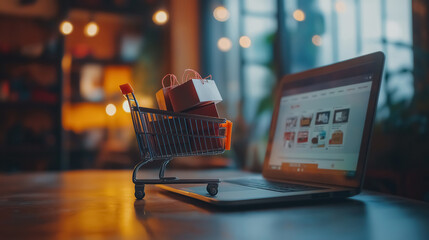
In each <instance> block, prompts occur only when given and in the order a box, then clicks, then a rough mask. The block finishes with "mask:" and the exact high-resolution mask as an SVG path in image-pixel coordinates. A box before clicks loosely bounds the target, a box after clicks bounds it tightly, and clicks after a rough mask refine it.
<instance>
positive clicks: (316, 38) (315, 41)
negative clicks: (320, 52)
mask: <svg viewBox="0 0 429 240" xmlns="http://www.w3.org/2000/svg"><path fill="white" fill-rule="evenodd" d="M311 41H312V42H313V44H314V45H315V46H321V45H322V37H320V36H319V35H314V36H313V37H312V38H311Z"/></svg>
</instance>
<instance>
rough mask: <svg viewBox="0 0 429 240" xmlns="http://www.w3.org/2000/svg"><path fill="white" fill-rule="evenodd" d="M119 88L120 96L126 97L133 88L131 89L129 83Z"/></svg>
mask: <svg viewBox="0 0 429 240" xmlns="http://www.w3.org/2000/svg"><path fill="white" fill-rule="evenodd" d="M119 88H120V89H121V91H122V94H124V95H127V94H130V93H133V92H134V89H133V87H131V85H130V84H129V83H125V84H122V85H119Z"/></svg>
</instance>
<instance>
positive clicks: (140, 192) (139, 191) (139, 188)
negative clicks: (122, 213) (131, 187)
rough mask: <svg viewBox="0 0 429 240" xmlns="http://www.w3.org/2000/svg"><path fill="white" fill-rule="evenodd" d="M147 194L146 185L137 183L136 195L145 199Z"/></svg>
mask: <svg viewBox="0 0 429 240" xmlns="http://www.w3.org/2000/svg"><path fill="white" fill-rule="evenodd" d="M145 195H146V194H145V193H144V185H143V186H142V185H136V187H135V192H134V196H135V197H136V198H137V199H139V200H140V199H143V198H144V196H145Z"/></svg>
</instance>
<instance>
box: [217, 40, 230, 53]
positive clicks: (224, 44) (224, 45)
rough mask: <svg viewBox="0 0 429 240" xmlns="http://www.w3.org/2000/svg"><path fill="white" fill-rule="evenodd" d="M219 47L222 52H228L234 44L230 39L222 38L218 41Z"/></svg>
mask: <svg viewBox="0 0 429 240" xmlns="http://www.w3.org/2000/svg"><path fill="white" fill-rule="evenodd" d="M217 47H218V48H219V50H221V51H222V52H228V51H229V50H230V49H231V47H232V42H231V40H229V38H226V37H222V38H219V40H218V41H217Z"/></svg>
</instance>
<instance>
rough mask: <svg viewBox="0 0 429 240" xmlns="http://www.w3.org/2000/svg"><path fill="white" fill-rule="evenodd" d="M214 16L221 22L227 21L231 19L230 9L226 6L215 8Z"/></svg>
mask: <svg viewBox="0 0 429 240" xmlns="http://www.w3.org/2000/svg"><path fill="white" fill-rule="evenodd" d="M213 17H214V18H215V19H216V20H218V21H219V22H225V21H226V20H228V19H229V11H228V9H226V8H225V7H224V6H219V7H216V8H215V9H214V10H213Z"/></svg>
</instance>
